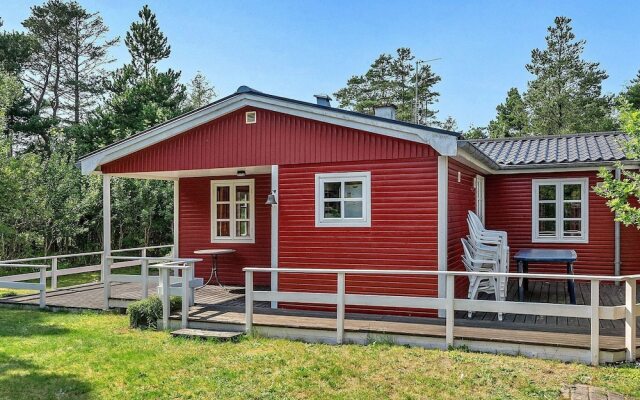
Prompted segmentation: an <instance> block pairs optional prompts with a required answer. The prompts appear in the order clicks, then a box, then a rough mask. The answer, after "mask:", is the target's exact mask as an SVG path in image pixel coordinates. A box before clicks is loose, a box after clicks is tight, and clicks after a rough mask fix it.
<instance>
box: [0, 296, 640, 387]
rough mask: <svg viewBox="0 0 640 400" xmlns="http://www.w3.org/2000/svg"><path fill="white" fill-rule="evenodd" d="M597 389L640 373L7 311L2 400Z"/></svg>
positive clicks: (0, 360)
mask: <svg viewBox="0 0 640 400" xmlns="http://www.w3.org/2000/svg"><path fill="white" fill-rule="evenodd" d="M573 383H588V384H592V385H596V386H602V387H606V388H608V389H611V390H614V391H617V392H621V393H624V394H626V395H629V396H640V369H639V368H635V367H626V368H623V367H599V368H593V367H589V366H585V365H578V364H564V363H560V362H552V361H543V360H533V359H527V358H524V357H509V356H495V355H488V354H475V353H469V352H465V351H464V350H452V351H438V350H424V349H419V348H407V347H402V346H395V345H392V344H387V343H377V344H372V345H368V346H358V345H344V346H330V345H321V344H306V343H301V342H295V341H287V340H273V339H265V338H249V337H246V338H244V339H243V340H241V341H240V342H239V343H222V342H220V343H216V342H202V341H194V340H186V339H174V338H171V337H170V336H169V335H168V333H166V332H157V331H141V330H135V329H129V328H128V327H127V318H126V316H122V315H113V314H90V313H87V314H66V313H50V312H41V311H30V310H17V309H0V399H98V398H100V399H103V398H104V399H157V398H180V399H198V398H202V399H213V398H225V399H226V398H229V399H245V398H260V399H287V398H291V399H325V398H335V399H381V398H397V399H418V398H429V399H474V400H477V399H498V398H500V399H528V398H548V399H555V398H557V397H558V396H559V393H560V390H561V388H562V387H563V386H564V385H567V384H573Z"/></svg>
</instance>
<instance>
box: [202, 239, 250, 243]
mask: <svg viewBox="0 0 640 400" xmlns="http://www.w3.org/2000/svg"><path fill="white" fill-rule="evenodd" d="M255 242H256V240H255V239H253V238H251V239H212V240H211V243H221V244H225V243H229V244H234V243H235V244H254V243H255Z"/></svg>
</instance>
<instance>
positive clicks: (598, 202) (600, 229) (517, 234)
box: [486, 172, 624, 275]
mask: <svg viewBox="0 0 640 400" xmlns="http://www.w3.org/2000/svg"><path fill="white" fill-rule="evenodd" d="M584 177H588V178H589V186H590V187H593V186H595V185H596V183H597V182H598V179H597V177H596V173H595V172H565V173H548V174H514V175H491V176H488V177H487V178H486V222H487V227H488V228H490V229H497V230H504V231H507V234H508V239H509V247H510V249H511V255H512V256H513V255H514V254H515V253H516V252H517V251H518V250H520V249H522V248H527V247H537V248H561V249H574V250H576V252H577V253H578V261H577V262H576V263H575V271H576V273H578V274H607V275H612V274H613V271H614V269H613V268H614V266H613V261H614V223H613V217H612V215H611V212H610V210H609V208H608V207H607V206H606V204H605V202H604V200H603V199H602V198H601V197H599V196H598V195H596V194H595V193H594V192H593V191H592V190H590V191H589V243H587V244H580V243H566V244H564V243H563V244H555V243H532V242H531V218H532V216H531V190H532V179H540V178H556V179H559V178H584ZM623 243H624V239H623ZM511 268H512V270H513V269H515V268H516V264H515V262H514V261H513V259H512V260H511ZM530 270H531V271H532V272H533V271H540V272H542V269H541V268H536V266H535V265H532V267H530ZM544 271H550V272H555V273H563V272H565V271H566V269H564V268H563V267H559V266H554V267H550V266H549V267H548V268H544Z"/></svg>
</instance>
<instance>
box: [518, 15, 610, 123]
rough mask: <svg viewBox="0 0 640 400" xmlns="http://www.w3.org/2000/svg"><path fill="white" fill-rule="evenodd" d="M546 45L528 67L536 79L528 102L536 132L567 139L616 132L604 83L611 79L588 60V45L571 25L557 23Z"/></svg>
mask: <svg viewBox="0 0 640 400" xmlns="http://www.w3.org/2000/svg"><path fill="white" fill-rule="evenodd" d="M546 42H547V48H546V49H543V50H540V49H534V50H533V51H532V52H531V62H530V63H529V64H527V66H526V68H527V71H529V72H530V73H531V74H533V75H534V79H533V80H532V81H530V82H529V85H528V91H527V93H526V94H525V96H524V97H525V103H526V105H527V108H528V110H529V112H530V119H531V130H532V132H534V133H536V134H563V133H575V132H588V131H598V130H608V129H611V128H613V127H614V121H613V118H612V116H611V115H612V97H611V96H607V95H603V94H602V82H603V81H604V80H605V79H606V78H607V77H608V75H607V74H606V72H605V71H604V70H602V69H600V65H599V63H593V62H587V61H584V60H583V59H582V53H583V51H584V46H585V43H586V42H585V41H584V40H576V39H575V35H574V33H573V30H572V28H571V19H570V18H567V17H556V18H555V24H554V26H551V27H549V28H548V35H547V36H546Z"/></svg>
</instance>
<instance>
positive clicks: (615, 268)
mask: <svg viewBox="0 0 640 400" xmlns="http://www.w3.org/2000/svg"><path fill="white" fill-rule="evenodd" d="M615 178H616V180H620V178H621V171H620V168H616V170H615ZM613 229H614V239H613V240H614V256H613V257H614V258H613V273H614V275H615V276H620V275H621V268H620V264H621V263H620V222H619V221H615V222H614V228H613ZM619 284H620V282H616V285H619Z"/></svg>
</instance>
